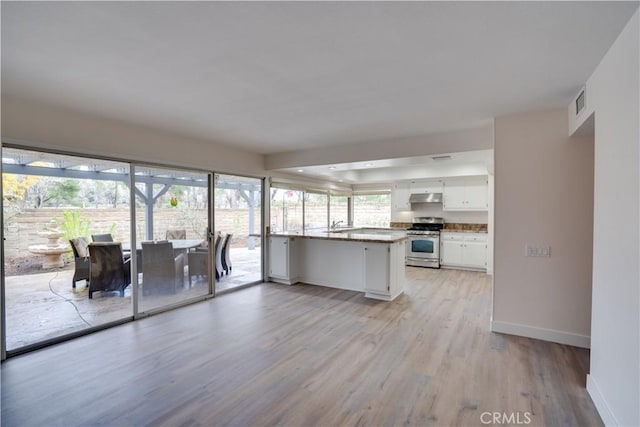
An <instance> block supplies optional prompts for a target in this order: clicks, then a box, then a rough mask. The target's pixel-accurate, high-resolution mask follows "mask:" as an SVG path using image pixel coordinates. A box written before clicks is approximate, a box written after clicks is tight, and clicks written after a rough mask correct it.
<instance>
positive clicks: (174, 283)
mask: <svg viewBox="0 0 640 427" xmlns="http://www.w3.org/2000/svg"><path fill="white" fill-rule="evenodd" d="M184 258H185V257H184V254H179V255H177V256H176V255H175V254H174V251H173V245H172V244H171V242H168V241H166V240H164V241H156V242H142V271H143V272H144V273H142V280H143V282H142V294H143V295H151V294H156V293H167V292H169V293H172V294H175V293H176V291H177V290H178V289H182V288H183V286H184Z"/></svg>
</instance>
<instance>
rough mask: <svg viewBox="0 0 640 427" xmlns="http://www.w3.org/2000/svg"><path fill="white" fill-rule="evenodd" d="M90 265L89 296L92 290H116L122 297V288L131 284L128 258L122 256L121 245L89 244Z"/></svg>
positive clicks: (90, 296) (109, 243)
mask: <svg viewBox="0 0 640 427" xmlns="http://www.w3.org/2000/svg"><path fill="white" fill-rule="evenodd" d="M89 257H90V258H91V267H90V270H89V298H90V299H92V298H93V293H94V292H97V291H99V292H113V291H117V292H119V293H120V296H121V297H124V290H125V288H126V287H127V286H129V285H130V284H131V266H130V263H129V260H126V261H125V260H124V259H123V257H122V245H121V244H120V243H113V242H94V243H90V244H89Z"/></svg>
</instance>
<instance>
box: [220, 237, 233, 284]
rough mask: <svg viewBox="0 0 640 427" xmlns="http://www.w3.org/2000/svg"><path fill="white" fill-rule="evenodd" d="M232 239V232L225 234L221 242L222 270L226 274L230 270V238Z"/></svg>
mask: <svg viewBox="0 0 640 427" xmlns="http://www.w3.org/2000/svg"><path fill="white" fill-rule="evenodd" d="M232 239H233V233H229V234H227V236H226V237H225V239H224V243H223V244H222V256H221V259H222V268H223V269H224V272H225V273H227V276H228V275H229V273H230V272H231V255H230V254H229V253H230V252H231V240H232Z"/></svg>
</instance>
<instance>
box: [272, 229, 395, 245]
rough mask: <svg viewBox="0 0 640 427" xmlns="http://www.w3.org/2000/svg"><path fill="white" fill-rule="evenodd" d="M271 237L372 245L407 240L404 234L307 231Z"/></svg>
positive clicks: (273, 234) (276, 234)
mask: <svg viewBox="0 0 640 427" xmlns="http://www.w3.org/2000/svg"><path fill="white" fill-rule="evenodd" d="M271 236H280V237H300V238H304V239H321V240H339V241H343V242H365V243H366V242H370V243H395V242H401V241H403V240H406V238H407V236H406V235H402V234H391V232H390V233H389V234H367V233H358V232H352V231H349V230H346V231H339V232H333V231H305V232H284V233H282V232H279V233H271Z"/></svg>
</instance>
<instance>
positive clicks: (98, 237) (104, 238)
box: [91, 233, 131, 259]
mask: <svg viewBox="0 0 640 427" xmlns="http://www.w3.org/2000/svg"><path fill="white" fill-rule="evenodd" d="M91 240H93V241H94V242H95V243H97V242H113V236H112V235H111V233H107V234H92V235H91ZM122 256H124V259H129V258H131V251H123V252H122Z"/></svg>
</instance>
